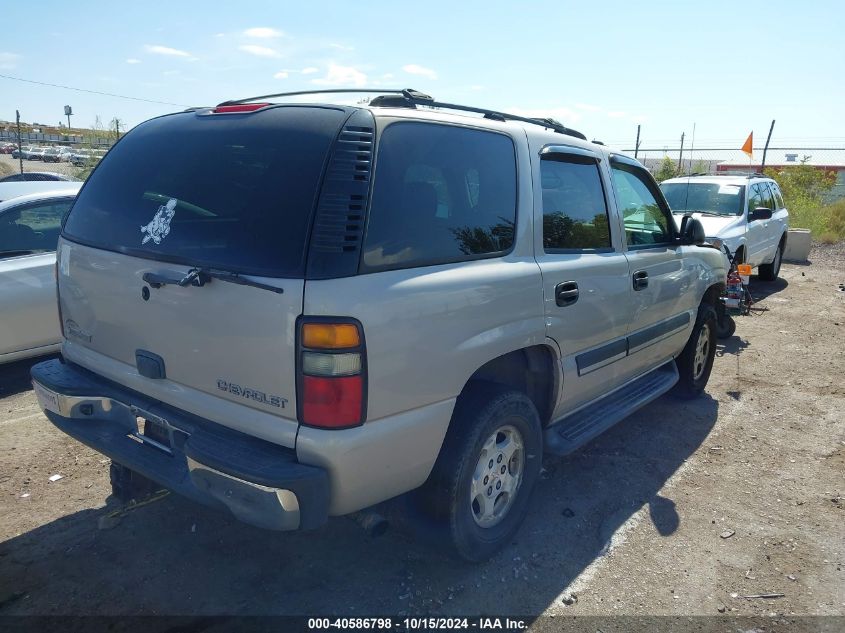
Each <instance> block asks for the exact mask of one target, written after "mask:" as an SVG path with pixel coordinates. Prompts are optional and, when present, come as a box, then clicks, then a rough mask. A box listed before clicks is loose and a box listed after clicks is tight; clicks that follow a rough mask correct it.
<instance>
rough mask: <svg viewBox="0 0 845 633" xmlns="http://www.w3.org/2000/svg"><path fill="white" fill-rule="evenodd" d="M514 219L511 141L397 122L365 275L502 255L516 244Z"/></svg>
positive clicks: (383, 164)
mask: <svg viewBox="0 0 845 633" xmlns="http://www.w3.org/2000/svg"><path fill="white" fill-rule="evenodd" d="M515 221H516V158H515V151H514V146H513V142H512V141H511V139H510V138H509V137H507V136H505V135H502V134H497V133H495V132H487V131H484V130H474V129H468V128H462V127H456V126H448V125H440V124H433V123H416V122H399V123H393V124H391V125H389V126H388V127H386V128H385V130H384V132H383V133H382V135H381V140H380V144H379V149H378V155H377V160H376V172H375V182H374V186H373V194H372V202H371V206H370V214H369V221H368V224H367V230H366V234H365V237H364V252H363V258H362V266H361V268H362V272H368V271H375V270H385V269H391V268H409V267H412V266H426V265H434V264H442V263H450V262H459V261H467V260H473V259H479V258H484V257H496V256H500V255H503V254H504V253H506V252H508V251H510V250H511V248H512V246H513V242H514V226H515Z"/></svg>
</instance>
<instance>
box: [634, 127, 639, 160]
mask: <svg viewBox="0 0 845 633" xmlns="http://www.w3.org/2000/svg"><path fill="white" fill-rule="evenodd" d="M639 151H640V126H639V125H637V142H636V143H634V158H636V157H637V153H638V152H639Z"/></svg>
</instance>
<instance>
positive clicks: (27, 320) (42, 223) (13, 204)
mask: <svg viewBox="0 0 845 633" xmlns="http://www.w3.org/2000/svg"><path fill="white" fill-rule="evenodd" d="M63 184H65V185H67V187H65V188H64V189H60V190H57V191H55V190H54V191H44V192H41V193H32V194H28V195H24V196H19V197H17V198H12V199H11V200H7V201H6V202H2V203H0V364H2V363H7V362H10V361H13V360H18V359H22V358H29V357H32V356H40V355H42V354H49V353H51V352H55V351H57V350H58V349H59V343H60V341H61V331H60V329H59V317H58V312H57V306H56V279H55V272H54V269H55V264H56V242H57V240H58V238H59V231H60V230H61V222H62V218H63V217H64V215H65V214H66V213H67V211H68V209H70V206H71V204H73V200H74V198H75V197H76V194H77V192H78V191H79V184H76V185H74V184H72V183H63Z"/></svg>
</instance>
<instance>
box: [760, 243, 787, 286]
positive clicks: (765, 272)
mask: <svg viewBox="0 0 845 633" xmlns="http://www.w3.org/2000/svg"><path fill="white" fill-rule="evenodd" d="M782 261H783V240H781V243H780V244H778V249H777V250H776V251H775V258H774V259H773V260H772V263H771V264H760V268H759V269H758V271H757V273H758V275H759V277H760V279H762V280H763V281H775V280H776V279H777V278H778V275H779V274H780V265H781V262H782Z"/></svg>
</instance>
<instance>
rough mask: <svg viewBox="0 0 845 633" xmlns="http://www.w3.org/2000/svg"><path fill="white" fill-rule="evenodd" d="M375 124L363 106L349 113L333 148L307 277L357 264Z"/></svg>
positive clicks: (351, 269) (343, 272) (347, 270)
mask: <svg viewBox="0 0 845 633" xmlns="http://www.w3.org/2000/svg"><path fill="white" fill-rule="evenodd" d="M374 138H375V125H374V121H373V120H372V115H371V114H370V113H369V112H368V111H366V110H359V111H357V112H356V113H354V114H353V115H352V116H351V117H350V118H349V120H348V121H347V123H346V125H345V126H344V127H343V129H342V130H341V132H340V135H339V136H338V139H337V141H336V142H335V145H334V148H333V150H332V156H331V159H330V162H329V165H328V168H327V170H326V177H325V180H324V182H323V188H322V191H321V192H320V199H319V202H318V204H317V214H316V218H315V220H314V229H313V231H312V236H311V247H310V249H309V255H308V273H307V276H308V278H309V279H325V278H330V277H343V276H349V275H354V274H355V273H356V272H357V269H358V259H359V254H360V250H361V241H362V238H363V235H364V223H365V219H366V218H365V214H366V211H367V202H368V197H369V192H370V178H371V176H372V165H373V142H374Z"/></svg>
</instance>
